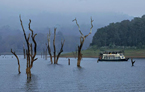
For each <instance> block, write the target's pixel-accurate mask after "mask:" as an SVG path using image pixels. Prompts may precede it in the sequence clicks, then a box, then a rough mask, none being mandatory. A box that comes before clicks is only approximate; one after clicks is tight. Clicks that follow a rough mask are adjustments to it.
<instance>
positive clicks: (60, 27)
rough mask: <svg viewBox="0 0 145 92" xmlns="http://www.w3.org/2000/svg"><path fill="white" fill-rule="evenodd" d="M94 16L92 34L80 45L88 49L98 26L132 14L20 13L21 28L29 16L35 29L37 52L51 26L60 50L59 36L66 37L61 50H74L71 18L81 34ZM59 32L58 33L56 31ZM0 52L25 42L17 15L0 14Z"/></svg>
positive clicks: (75, 41)
mask: <svg viewBox="0 0 145 92" xmlns="http://www.w3.org/2000/svg"><path fill="white" fill-rule="evenodd" d="M91 15H92V18H93V20H94V22H93V25H94V27H93V29H92V30H93V31H92V34H91V35H89V36H88V37H87V39H86V40H85V43H84V45H83V49H87V48H88V47H89V44H90V43H91V42H92V37H93V35H94V34H95V32H96V31H97V28H100V27H103V26H105V25H108V24H109V23H110V22H119V21H121V20H124V19H129V20H131V19H132V18H133V17H130V16H127V15H123V14H116V13H100V14H96V13H89V14H87V13H80V14H77V13H76V14H55V13H46V12H42V13H41V14H36V15H32V14H31V15H27V16H26V15H21V17H22V20H23V24H24V28H25V30H26V32H27V33H29V30H28V22H29V19H31V20H32V23H31V28H32V29H33V30H34V33H37V34H38V35H37V36H36V42H37V44H38V47H37V49H38V52H42V51H43V49H44V48H46V45H45V44H46V43H47V33H48V32H49V28H50V29H51V33H52V35H51V37H52V38H51V40H53V32H54V31H53V28H54V27H57V39H56V46H57V50H59V47H60V43H61V39H65V44H64V52H71V51H75V50H76V48H77V45H78V44H79V39H80V38H79V37H80V33H79V31H78V27H77V26H76V24H75V22H72V20H73V19H74V18H75V17H76V18H77V20H78V23H79V24H80V28H81V31H82V33H83V34H84V35H86V34H88V33H89V31H90V26H91V25H90V16H91ZM60 34H61V37H59V35H60ZM0 43H1V46H0V53H7V52H10V49H11V48H13V49H14V50H15V51H16V52H22V48H23V43H25V40H24V36H23V31H22V29H21V25H20V21H19V15H15V14H12V15H11V16H10V17H9V16H8V15H4V14H3V13H2V14H1V15H0Z"/></svg>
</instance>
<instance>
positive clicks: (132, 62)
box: [131, 58, 135, 66]
mask: <svg viewBox="0 0 145 92" xmlns="http://www.w3.org/2000/svg"><path fill="white" fill-rule="evenodd" d="M134 63H135V61H133V59H132V58H131V64H132V66H134Z"/></svg>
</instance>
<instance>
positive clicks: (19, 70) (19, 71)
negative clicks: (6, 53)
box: [11, 49, 21, 74]
mask: <svg viewBox="0 0 145 92" xmlns="http://www.w3.org/2000/svg"><path fill="white" fill-rule="evenodd" d="M11 53H13V55H14V56H15V57H16V58H17V61H18V72H19V74H20V73H21V71H20V63H19V58H18V56H17V55H16V53H15V52H13V51H12V49H11Z"/></svg>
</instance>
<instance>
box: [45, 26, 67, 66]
mask: <svg viewBox="0 0 145 92" xmlns="http://www.w3.org/2000/svg"><path fill="white" fill-rule="evenodd" d="M50 35H51V34H50V30H49V34H48V35H47V40H48V46H47V48H48V53H49V55H50V61H51V64H53V60H52V54H51V49H50ZM55 38H56V28H54V39H53V48H54V52H53V54H54V64H57V63H58V59H59V57H60V54H61V53H62V52H63V45H64V42H65V40H64V41H63V42H62V41H61V49H60V51H59V53H58V55H57V56H56V47H55Z"/></svg>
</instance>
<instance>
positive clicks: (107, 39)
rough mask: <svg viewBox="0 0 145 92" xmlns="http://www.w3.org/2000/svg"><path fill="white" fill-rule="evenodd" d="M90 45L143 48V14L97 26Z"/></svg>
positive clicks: (144, 46) (144, 39) (144, 44)
mask: <svg viewBox="0 0 145 92" xmlns="http://www.w3.org/2000/svg"><path fill="white" fill-rule="evenodd" d="M90 46H94V47H99V48H100V47H104V46H107V47H112V46H131V47H133V46H135V47H137V48H145V15H143V16H142V17H141V18H139V17H135V18H134V19H132V20H131V21H130V20H123V21H121V22H117V23H110V24H109V25H108V26H105V27H102V28H99V29H98V30H97V32H96V33H95V35H94V36H93V40H92V43H91V44H90Z"/></svg>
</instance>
